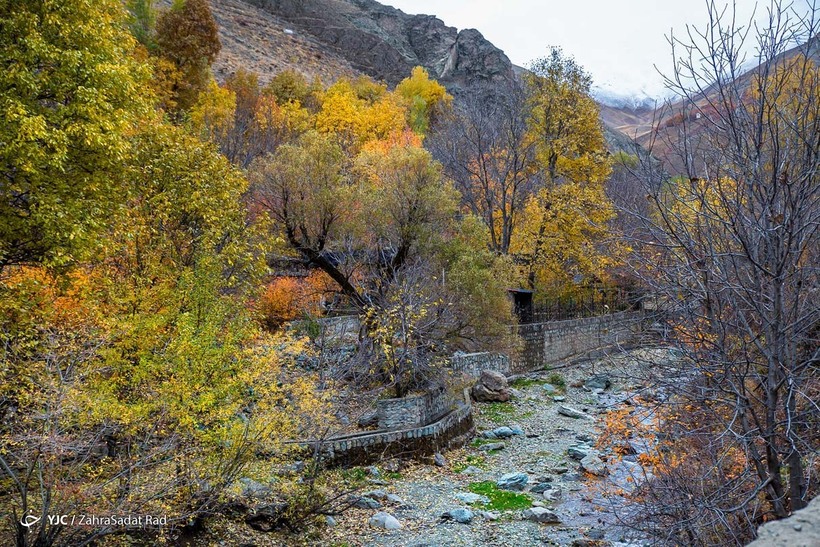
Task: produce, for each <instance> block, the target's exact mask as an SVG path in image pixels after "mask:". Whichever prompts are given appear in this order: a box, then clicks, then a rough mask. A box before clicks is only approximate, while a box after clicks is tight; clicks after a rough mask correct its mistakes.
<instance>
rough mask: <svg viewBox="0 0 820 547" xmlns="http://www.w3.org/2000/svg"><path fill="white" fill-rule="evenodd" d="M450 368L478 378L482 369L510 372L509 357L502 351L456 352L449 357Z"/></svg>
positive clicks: (502, 372)
mask: <svg viewBox="0 0 820 547" xmlns="http://www.w3.org/2000/svg"><path fill="white" fill-rule="evenodd" d="M450 368H451V369H453V370H454V371H455V372H461V373H464V374H467V375H469V376H472V377H474V378H478V377H479V376H481V371H482V370H494V371H496V372H500V373H501V374H504V375H505V376H506V375H509V374H510V358H509V357H507V356H506V355H504V354H503V353H491V352H487V351H483V352H480V353H456V354H454V355H453V356H452V357H450Z"/></svg>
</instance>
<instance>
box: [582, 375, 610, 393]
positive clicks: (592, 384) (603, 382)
mask: <svg viewBox="0 0 820 547" xmlns="http://www.w3.org/2000/svg"><path fill="white" fill-rule="evenodd" d="M611 385H612V382H611V381H610V380H609V376H607V375H606V374H596V375H595V376H590V377H589V378H587V380H586V382H584V387H586V388H587V389H589V390H591V391H595V390H596V389H600V390H605V389H607V388H608V387H609V386H611Z"/></svg>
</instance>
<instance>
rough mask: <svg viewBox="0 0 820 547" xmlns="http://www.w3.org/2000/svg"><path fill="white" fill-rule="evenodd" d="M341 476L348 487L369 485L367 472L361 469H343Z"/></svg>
mask: <svg viewBox="0 0 820 547" xmlns="http://www.w3.org/2000/svg"><path fill="white" fill-rule="evenodd" d="M340 475H341V477H342V482H344V483H345V484H346V485H347V486H352V487H356V486H362V485H363V484H365V483H367V477H368V474H367V471H365V470H364V469H362V468H361V467H352V468H350V469H342V470H341V472H340Z"/></svg>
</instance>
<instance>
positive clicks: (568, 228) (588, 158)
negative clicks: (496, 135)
mask: <svg viewBox="0 0 820 547" xmlns="http://www.w3.org/2000/svg"><path fill="white" fill-rule="evenodd" d="M590 84H591V80H590V77H589V75H588V74H587V73H586V72H584V70H583V69H582V68H581V67H580V66H579V65H578V64H577V63H576V62H575V61H574V60H573V59H572V58H568V57H566V56H564V55H563V53H562V52H561V50H560V49H553V50H552V52H551V54H550V56H549V57H546V58H544V59H540V60H538V61H535V62H534V63H533V64H532V66H531V72H530V73H529V74H528V75H527V76H526V85H527V89H528V97H529V99H528V100H529V117H528V122H527V123H528V129H529V134H530V138H532V139H533V141H534V142H533V147H534V154H535V157H536V159H537V161H538V163H539V165H540V167H541V169H542V173H543V176H544V185H543V187H542V188H541V189H540V190H539V191H538V192H537V193H536V194H535V195H534V196H532V197H531V198H530V199H529V200H528V202H527V205H526V207H527V213H526V214H525V215H524V218H525V219H526V220H525V226H526V227H525V228H524V229H523V230H522V231H523V232H525V233H524V234H522V237H520V238H518V239H517V240H516V242H515V247H514V252H515V253H517V254H518V255H519V257H520V258H521V259H522V262H523V265H524V276H525V278H526V281H527V284H528V285H529V287H531V288H534V287H535V286H536V281H537V278H538V277H539V275H541V276H542V277H546V279H542V280H541V283H542V284H545V283H548V282H549V281H550V279H555V276H556V275H558V276H559V277H558V282H559V283H566V282H567V281H568V278H569V279H571V278H572V277H573V275H572V274H574V275H586V276H588V277H590V276H595V275H596V274H598V275H600V272H601V269H600V268H599V269H598V270H597V271H596V270H595V269H590V268H589V267H588V266H591V265H593V264H595V263H596V261H598V260H599V259H600V258H601V257H602V256H603V253H602V252H601V250H600V249H598V248H596V245H597V244H599V243H600V240H601V239H602V236H604V235H605V234H606V222H607V221H608V220H609V219H610V218H611V217H612V210H611V204H610V203H609V201H608V199H607V197H606V194H605V192H604V181H605V180H606V178H607V176H609V173H610V162H609V159H608V157H607V150H606V142H605V140H604V136H603V131H602V128H601V122H600V121H599V119H598V108H597V105H596V104H595V101H594V100H593V99H592V97H591V96H590V94H589V90H590ZM562 272H563V273H564V274H570V275H569V276H568V277H567V275H563V276H562V275H560V274H561V273H562Z"/></svg>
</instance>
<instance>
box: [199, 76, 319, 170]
mask: <svg viewBox="0 0 820 547" xmlns="http://www.w3.org/2000/svg"><path fill="white" fill-rule="evenodd" d="M188 123H189V126H190V127H191V130H192V131H193V132H194V133H195V134H198V135H200V136H201V137H202V138H204V139H206V140H211V141H213V142H214V143H216V144H217V145H218V146H219V150H220V151H221V152H222V153H223V154H224V155H225V156H226V157H227V158H228V159H229V160H231V162H233V163H234V164H236V165H239V166H240V167H243V168H247V167H248V166H249V165H250V164H251V162H252V161H253V160H254V159H256V158H258V157H260V156H262V155H264V154H267V153H271V152H273V151H275V150H276V148H277V147H278V146H279V145H281V144H284V143H286V142H289V141H292V140H295V139H296V137H298V136H299V135H300V134H301V133H303V132H304V131H307V130H308V129H309V128H310V126H311V124H312V123H313V114H312V113H311V112H309V111H308V110H307V109H306V108H303V106H302V104H301V103H300V102H299V101H298V100H282V99H279V98H277V96H276V95H275V93H274V91H273V90H272V89H271V88H270V87H269V86H265V87H261V86H260V85H259V78H258V76H257V75H256V74H254V73H252V72H248V71H246V70H244V69H239V70H237V71H236V72H235V73H234V74H232V75H231V76H229V77H228V78H227V80H226V81H225V85H224V86H219V85H217V83H216V82H214V81H211V83H210V84H209V85H208V87H207V89H206V90H204V91H203V92H202V93H200V95H199V97H198V99H197V101H196V103H195V104H194V105H193V107H192V108H191V110H190V113H189V119H188Z"/></svg>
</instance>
